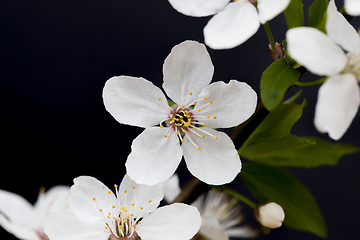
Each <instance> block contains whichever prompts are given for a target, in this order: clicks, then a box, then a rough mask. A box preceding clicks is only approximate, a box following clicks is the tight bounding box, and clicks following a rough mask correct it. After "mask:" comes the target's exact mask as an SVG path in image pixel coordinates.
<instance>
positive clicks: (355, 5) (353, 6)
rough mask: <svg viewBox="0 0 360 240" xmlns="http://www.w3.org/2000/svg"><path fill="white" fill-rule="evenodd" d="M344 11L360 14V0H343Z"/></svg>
mask: <svg viewBox="0 0 360 240" xmlns="http://www.w3.org/2000/svg"><path fill="white" fill-rule="evenodd" d="M344 7H345V12H346V13H347V14H349V15H352V16H359V15H360V1H359V0H345V1H344Z"/></svg>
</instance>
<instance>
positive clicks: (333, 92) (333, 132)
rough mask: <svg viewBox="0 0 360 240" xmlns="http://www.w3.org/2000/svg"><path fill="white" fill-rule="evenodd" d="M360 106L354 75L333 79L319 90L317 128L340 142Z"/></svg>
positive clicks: (344, 75)
mask: <svg viewBox="0 0 360 240" xmlns="http://www.w3.org/2000/svg"><path fill="white" fill-rule="evenodd" d="M359 104H360V91H359V86H358V83H357V81H356V78H355V76H354V75H352V74H342V75H337V76H334V77H331V78H329V79H327V80H326V82H325V83H323V85H322V86H321V87H320V89H319V95H318V100H317V104H316V108H315V119H314V122H315V126H316V128H317V129H318V131H320V132H328V133H329V136H330V137H331V138H332V139H334V140H339V139H340V138H341V137H342V136H343V135H344V133H345V132H346V130H347V129H348V128H349V126H350V124H351V122H352V120H353V119H354V117H355V115H356V113H357V111H358V108H359Z"/></svg>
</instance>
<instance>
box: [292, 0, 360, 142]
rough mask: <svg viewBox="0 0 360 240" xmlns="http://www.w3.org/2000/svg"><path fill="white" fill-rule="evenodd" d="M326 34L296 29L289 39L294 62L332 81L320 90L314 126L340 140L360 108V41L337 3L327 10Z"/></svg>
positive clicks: (304, 28) (330, 4)
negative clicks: (359, 84)
mask: <svg viewBox="0 0 360 240" xmlns="http://www.w3.org/2000/svg"><path fill="white" fill-rule="evenodd" d="M326 32H327V35H326V34H324V33H323V32H321V31H319V30H317V29H315V28H310V27H299V28H293V29H290V30H289V31H288V32H287V34H286V39H287V44H288V51H289V54H290V56H291V57H292V58H293V59H294V60H296V61H297V62H298V63H299V64H302V65H303V66H305V67H306V68H307V69H308V70H309V71H311V72H313V73H315V74H318V75H325V76H328V77H329V78H328V79H327V80H326V81H325V83H324V84H323V85H322V86H321V87H320V89H319V94H318V101H317V104H316V109H315V119H314V123H315V126H316V128H317V129H318V131H320V132H328V133H329V136H330V137H331V138H332V139H334V140H339V139H340V138H341V137H342V136H343V135H344V133H345V132H346V130H347V129H348V128H349V126H350V124H351V122H352V120H353V119H354V117H355V115H356V113H357V111H358V108H359V105H360V90H359V86H358V81H359V80H360V38H359V35H358V33H357V32H356V30H355V29H354V28H353V27H352V26H351V25H350V24H349V23H348V21H346V19H345V18H344V17H343V16H342V14H340V13H339V12H338V11H337V10H336V6H335V2H334V0H331V1H330V3H329V6H328V9H327V20H326ZM344 50H345V51H346V53H345V52H344Z"/></svg>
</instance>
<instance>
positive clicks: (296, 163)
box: [250, 137, 358, 167]
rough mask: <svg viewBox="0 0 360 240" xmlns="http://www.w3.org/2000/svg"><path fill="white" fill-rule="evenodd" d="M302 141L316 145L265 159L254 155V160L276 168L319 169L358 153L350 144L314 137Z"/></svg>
mask: <svg viewBox="0 0 360 240" xmlns="http://www.w3.org/2000/svg"><path fill="white" fill-rule="evenodd" d="M300 139H303V140H308V141H311V142H313V143H315V144H314V145H308V146H305V147H303V148H298V149H293V151H287V152H286V151H282V152H272V154H267V155H266V156H265V157H264V156H262V155H261V154H260V153H259V154H257V155H255V154H254V155H253V156H252V160H256V161H257V162H260V163H261V162H262V163H266V164H271V165H276V166H289V167H317V166H320V165H336V164H337V163H338V162H339V160H340V158H341V157H343V156H344V155H347V154H351V153H354V152H356V151H358V149H357V148H356V147H354V146H351V145H348V144H331V143H329V142H328V141H325V140H322V139H318V138H314V137H304V138H300ZM256 147H259V146H257V145H256V144H255V145H253V146H251V148H250V149H254V148H256ZM260 152H261V151H260Z"/></svg>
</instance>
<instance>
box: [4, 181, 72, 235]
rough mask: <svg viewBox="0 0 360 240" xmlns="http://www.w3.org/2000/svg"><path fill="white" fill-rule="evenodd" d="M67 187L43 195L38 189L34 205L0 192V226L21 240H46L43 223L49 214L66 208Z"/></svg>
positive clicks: (42, 191)
mask: <svg viewBox="0 0 360 240" xmlns="http://www.w3.org/2000/svg"><path fill="white" fill-rule="evenodd" d="M68 192H69V187H65V186H56V187H53V188H51V189H50V190H49V191H47V192H46V193H45V190H44V188H41V189H40V193H39V197H38V200H37V202H36V203H35V205H34V206H33V205H31V204H30V203H29V202H28V201H26V200H25V199H24V198H23V197H21V196H19V195H17V194H15V193H11V192H7V191H4V190H0V225H1V226H2V227H3V228H4V229H5V230H6V231H8V232H9V233H12V234H14V235H15V236H16V237H17V238H19V239H23V240H46V239H48V238H47V236H46V235H45V234H44V231H43V222H44V219H45V217H46V216H47V215H48V214H49V213H54V212H58V211H60V210H61V209H63V208H64V207H65V206H66V196H67V194H68Z"/></svg>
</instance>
